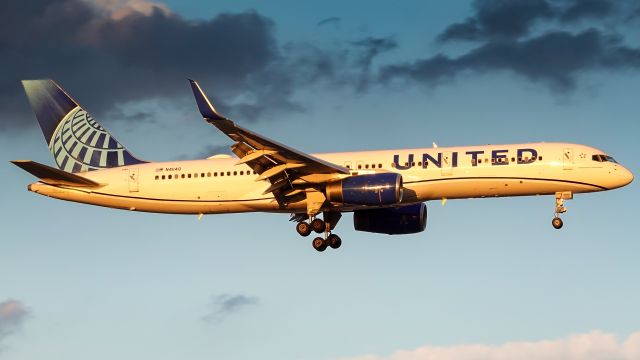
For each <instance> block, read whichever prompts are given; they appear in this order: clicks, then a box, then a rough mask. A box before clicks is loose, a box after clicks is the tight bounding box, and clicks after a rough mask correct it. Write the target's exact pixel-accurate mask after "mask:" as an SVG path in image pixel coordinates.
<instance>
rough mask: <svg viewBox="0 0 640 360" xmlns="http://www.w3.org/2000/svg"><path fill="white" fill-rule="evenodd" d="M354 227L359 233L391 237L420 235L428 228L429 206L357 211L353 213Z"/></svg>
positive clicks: (417, 205)
mask: <svg viewBox="0 0 640 360" xmlns="http://www.w3.org/2000/svg"><path fill="white" fill-rule="evenodd" d="M353 227H354V228H355V229H356V230H357V231H367V232H372V233H379V234H389V235H402V234H415V233H419V232H422V231H424V229H425V228H426V227H427V205H425V204H424V203H420V204H412V205H405V206H401V207H397V208H385V209H366V210H356V211H354V212H353Z"/></svg>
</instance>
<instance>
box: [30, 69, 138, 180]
mask: <svg viewBox="0 0 640 360" xmlns="http://www.w3.org/2000/svg"><path fill="white" fill-rule="evenodd" d="M22 85H23V86H24V90H25V92H26V94H27V97H28V98H29V102H30V103H31V107H32V108H33V112H34V113H35V115H36V118H37V119H38V123H39V124H40V129H42V134H43V135H44V138H45V140H46V141H47V145H48V146H49V150H50V151H51V153H52V154H53V158H54V159H55V161H56V164H58V167H59V168H60V169H62V170H65V171H68V172H73V173H77V172H83V171H89V170H97V169H103V168H110V167H117V166H124V165H133V164H139V163H143V162H144V161H142V160H139V159H137V158H136V157H135V156H133V155H132V154H131V153H130V152H129V151H128V150H127V149H125V148H124V147H123V146H122V145H121V144H120V143H119V142H118V141H117V140H116V139H115V138H114V137H113V136H111V134H109V132H108V131H107V130H105V129H104V128H103V127H102V126H101V125H100V124H99V123H98V122H97V121H95V120H94V119H93V117H91V115H89V113H87V112H86V111H85V110H84V109H82V108H81V107H80V105H79V104H78V102H77V101H75V100H74V99H72V98H71V97H70V96H69V95H68V94H67V93H66V92H65V91H64V90H63V89H62V88H61V87H60V86H59V85H58V84H56V83H55V82H54V81H53V80H23V81H22Z"/></svg>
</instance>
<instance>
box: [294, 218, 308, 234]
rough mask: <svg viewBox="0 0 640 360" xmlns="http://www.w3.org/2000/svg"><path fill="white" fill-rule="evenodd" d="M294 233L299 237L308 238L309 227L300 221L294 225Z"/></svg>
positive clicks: (306, 223)
mask: <svg viewBox="0 0 640 360" xmlns="http://www.w3.org/2000/svg"><path fill="white" fill-rule="evenodd" d="M296 231H297V232H298V234H300V236H309V234H311V226H310V225H309V223H308V222H306V221H301V222H299V223H298V224H297V225H296Z"/></svg>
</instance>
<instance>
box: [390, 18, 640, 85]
mask: <svg viewBox="0 0 640 360" xmlns="http://www.w3.org/2000/svg"><path fill="white" fill-rule="evenodd" d="M623 69H636V70H638V69H640V49H635V48H630V47H627V46H625V45H624V44H622V42H621V39H620V38H619V37H608V36H604V35H603V34H602V33H601V32H599V31H598V30H595V29H589V30H586V31H583V32H580V33H577V34H573V33H570V32H564V31H556V32H549V33H546V34H543V35H540V36H537V37H534V38H531V39H528V40H519V41H518V40H512V41H506V40H505V41H500V42H488V43H486V44H484V45H482V46H479V47H477V48H475V49H473V50H471V51H469V52H468V53H467V54H464V55H462V56H459V57H448V56H446V55H442V54H440V55H436V56H434V57H431V58H427V59H423V60H418V61H415V62H412V63H405V64H398V65H390V66H386V67H384V68H383V69H382V70H381V79H382V80H383V81H385V82H388V81H390V80H392V79H394V78H401V79H406V80H413V81H417V82H420V83H424V84H426V85H437V84H439V83H441V82H442V81H445V80H448V79H451V78H453V77H454V76H456V75H458V74H459V73H461V72H464V71H470V72H489V71H501V70H508V71H512V72H514V73H516V74H519V75H522V76H524V77H526V78H528V79H530V80H532V81H536V82H541V83H544V84H547V85H549V86H550V87H551V88H552V89H554V90H557V91H566V90H571V89H573V88H574V87H575V85H576V78H577V76H578V74H579V73H581V72H583V71H588V70H623Z"/></svg>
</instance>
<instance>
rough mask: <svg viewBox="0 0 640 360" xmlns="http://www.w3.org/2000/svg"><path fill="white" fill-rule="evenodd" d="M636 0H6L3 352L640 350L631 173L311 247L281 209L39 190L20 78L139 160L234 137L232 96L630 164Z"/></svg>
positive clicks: (0, 92) (44, 153)
mask: <svg viewBox="0 0 640 360" xmlns="http://www.w3.org/2000/svg"><path fill="white" fill-rule="evenodd" d="M639 35H640V2H638V1H637V0H633V1H632V0H626V1H607V0H584V1H574V0H529V1H520V2H509V1H500V0H478V1H471V2H469V1H447V2H435V1H432V2H426V1H409V0H407V1H398V2H394V3H393V5H392V4H391V3H390V2H386V1H355V0H354V1H349V2H344V1H317V2H316V1H313V2H299V1H288V0H282V1H269V2H266V1H178V0H171V1H165V2H162V3H160V2H152V1H148V0H100V1H94V2H90V1H84V0H55V1H54V0H23V1H13V0H9V1H2V2H0V68H2V71H1V72H0V119H1V121H0V156H1V157H2V160H3V161H2V163H3V165H1V166H0V172H1V175H2V179H3V182H4V186H2V187H1V188H0V191H2V199H3V201H2V202H0V225H1V226H2V236H1V237H0V359H16V360H22V359H29V360H34V359H50V358H52V357H53V358H64V359H70V360H73V359H85V358H87V356H89V357H91V358H93V359H112V358H114V357H119V358H154V359H161V360H162V359H176V358H189V359H212V358H217V359H255V358H263V359H279V360H280V359H312V360H316V359H317V360H325V359H342V360H355V359H367V360H405V359H407V360H408V359H412V360H427V359H444V360H471V359H474V360H476V359H480V360H498V359H515V358H517V359H524V360H527V359H543V360H546V359H549V360H551V359H554V360H555V359H568V360H601V359H602V360H604V359H622V360H631V359H638V358H640V309H639V307H638V304H640V287H639V286H638V285H637V284H638V280H637V279H638V278H640V262H638V261H637V258H638V254H640V243H639V241H638V233H637V231H636V230H634V229H635V224H636V221H637V219H636V218H637V216H636V208H637V203H638V201H639V200H640V194H639V192H638V187H637V182H634V183H632V184H630V185H629V186H627V187H624V188H621V189H617V190H614V191H607V192H601V193H593V194H581V195H577V196H576V197H575V199H574V200H571V201H569V202H567V207H568V212H567V213H566V214H565V215H563V219H564V222H565V226H564V228H563V229H562V230H561V231H557V230H554V229H553V228H552V227H551V219H552V217H553V205H554V200H553V198H552V197H545V196H542V197H530V198H501V199H478V200H454V201H449V202H447V203H446V205H445V206H442V205H441V204H440V203H439V202H433V203H428V204H427V207H428V211H429V213H428V225H427V229H426V231H425V232H423V233H419V234H414V235H406V236H387V235H378V234H368V233H362V232H355V231H354V230H353V226H352V221H353V220H352V216H351V215H350V214H345V216H343V218H342V220H341V221H340V223H339V224H338V227H337V229H336V233H338V234H339V235H340V236H341V238H342V239H343V245H342V247H341V248H340V249H339V250H338V251H325V252H324V253H317V252H316V251H314V250H313V249H312V247H311V244H310V241H311V239H309V238H301V237H300V236H298V235H297V233H296V232H295V230H294V226H293V224H292V223H290V222H289V221H288V216H287V215H284V214H231V215H211V216H205V217H203V218H202V219H201V220H198V219H197V217H196V216H182V215H161V214H146V213H131V212H125V211H120V210H114V209H106V208H100V207H91V206H86V205H81V204H75V203H69V202H62V201H58V200H53V199H49V198H45V197H42V196H38V195H36V194H33V193H29V192H28V191H27V190H26V186H27V184H29V183H30V182H33V181H34V179H33V178H32V177H31V176H30V175H29V174H27V173H25V172H23V171H22V170H20V169H18V168H17V167H15V166H13V165H12V164H10V163H9V162H8V161H9V160H14V159H32V160H35V161H39V162H42V163H46V164H50V165H52V164H54V163H53V161H52V158H51V155H50V153H49V152H48V149H47V146H46V144H45V142H44V141H43V138H42V135H41V132H40V130H39V129H38V127H37V125H36V120H35V118H34V116H33V114H32V112H31V109H30V108H29V105H28V102H27V100H26V97H25V96H24V94H23V90H22V88H21V86H20V83H19V80H21V79H30V78H54V79H56V80H57V81H58V82H59V83H60V84H62V86H63V87H64V88H65V89H66V90H67V91H69V92H70V93H71V94H72V95H73V96H74V97H75V98H76V99H77V100H78V101H79V102H80V103H82V105H83V107H84V108H85V109H87V110H88V111H89V112H91V113H92V114H93V115H94V117H95V118H97V119H98V120H99V121H100V122H101V124H102V125H103V126H105V127H106V128H108V129H109V130H110V132H111V133H112V134H114V135H115V136H116V137H117V138H118V140H119V141H120V142H121V143H123V144H125V145H126V146H127V148H128V149H129V150H130V151H131V152H132V153H134V154H135V155H136V156H138V157H140V158H143V159H147V160H157V161H162V160H177V159H194V158H202V157H205V156H210V155H213V154H216V153H229V150H228V146H229V145H230V142H229V140H228V139H227V138H226V137H225V136H224V135H223V134H221V133H220V132H218V131H217V130H216V129H215V128H214V127H211V126H210V125H207V124H206V123H204V122H203V121H202V119H201V116H200V115H199V114H198V112H197V109H196V107H195V104H194V102H193V99H192V97H191V92H190V89H189V87H188V83H187V81H186V80H185V79H186V78H195V79H197V80H199V81H200V83H201V85H202V87H203V88H204V90H205V91H206V92H207V93H208V94H209V95H210V96H211V98H212V99H213V100H214V102H215V104H216V106H217V107H218V108H219V110H220V111H221V112H222V113H223V114H225V115H226V116H228V117H230V118H232V119H234V120H235V121H237V122H238V123H239V124H241V125H242V126H244V127H247V128H249V129H251V130H254V131H256V132H259V133H261V134H264V135H266V136H268V137H270V138H273V139H276V140H278V141H280V142H283V143H286V144H287V145H289V146H293V147H295V148H297V149H299V150H302V151H304V152H308V153H314V152H335V151H350V150H372V149H394V148H417V147H429V146H431V144H432V142H436V143H437V144H438V145H440V146H448V145H450V146H458V145H478V144H500V143H519V142H534V141H548V142H551V141H563V142H574V143H581V144H587V145H590V146H594V147H597V148H600V149H603V150H604V151H606V152H607V153H609V154H611V155H612V156H614V157H615V158H616V159H617V160H618V161H619V162H620V163H622V164H623V165H624V166H625V167H627V168H628V169H630V170H631V171H632V172H634V173H636V174H637V173H638V169H640V161H639V160H638V157H637V156H636V153H637V134H638V133H640V125H639V122H638V119H637V117H638V115H637V114H638V110H639V108H638V101H637V94H638V93H640V91H639V90H640V85H639V84H640V41H639V40H638V39H640V37H639Z"/></svg>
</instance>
